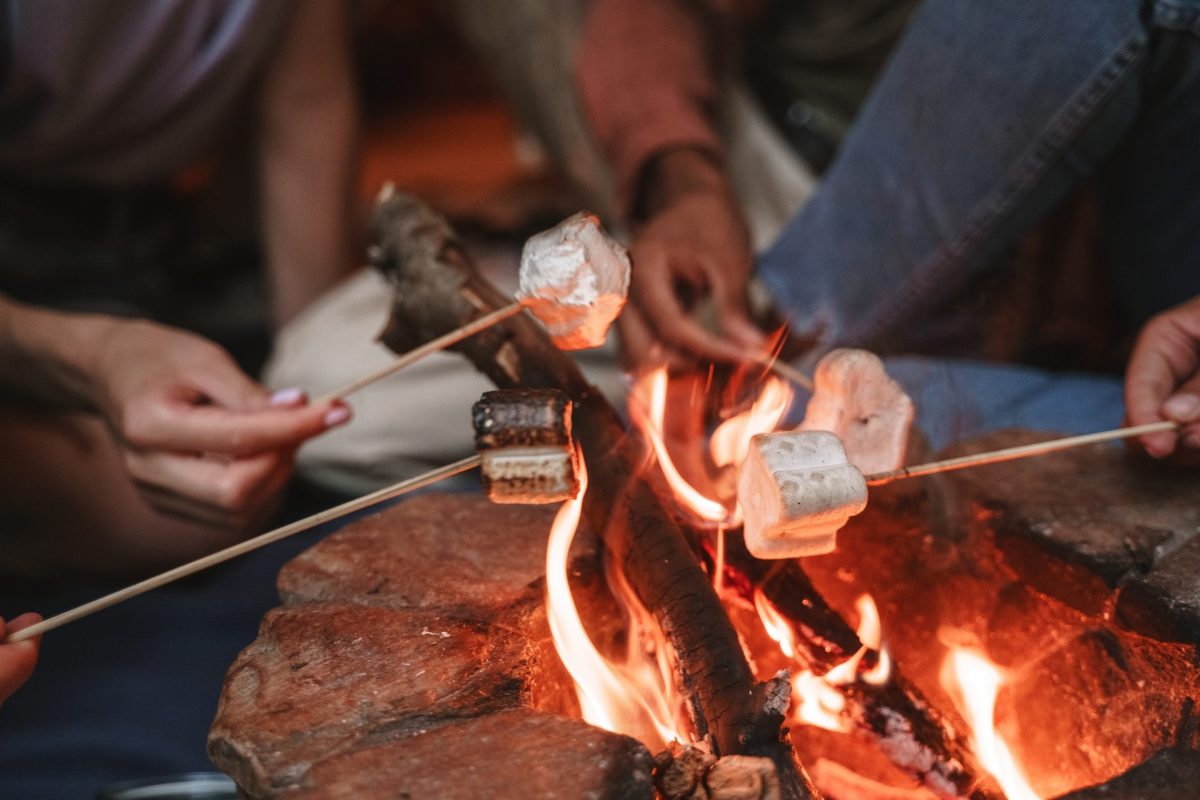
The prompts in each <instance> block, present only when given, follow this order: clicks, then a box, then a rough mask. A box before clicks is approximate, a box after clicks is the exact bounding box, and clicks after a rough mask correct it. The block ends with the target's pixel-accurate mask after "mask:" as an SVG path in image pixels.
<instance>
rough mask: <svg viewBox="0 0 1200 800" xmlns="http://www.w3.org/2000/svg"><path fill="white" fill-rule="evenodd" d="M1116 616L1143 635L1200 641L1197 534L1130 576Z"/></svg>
mask: <svg viewBox="0 0 1200 800" xmlns="http://www.w3.org/2000/svg"><path fill="white" fill-rule="evenodd" d="M1117 616H1118V617H1119V619H1120V620H1121V622H1122V623H1123V624H1124V625H1126V626H1127V627H1129V628H1130V629H1131V630H1134V631H1137V632H1138V633H1141V634H1142V635H1144V636H1152V637H1154V638H1156V639H1161V640H1163V641H1169V642H1191V643H1193V644H1200V537H1196V538H1193V539H1191V540H1189V541H1188V542H1186V543H1184V545H1183V546H1182V547H1180V548H1179V549H1178V550H1176V551H1174V552H1172V553H1170V554H1168V555H1166V556H1164V557H1163V558H1161V559H1160V561H1159V563H1157V564H1155V566H1154V569H1153V570H1151V572H1150V574H1149V575H1145V576H1141V575H1136V576H1133V577H1132V578H1130V579H1129V580H1128V581H1127V582H1126V583H1125V585H1124V586H1122V587H1121V594H1120V597H1119V598H1118V600H1117Z"/></svg>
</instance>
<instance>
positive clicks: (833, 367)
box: [799, 349, 913, 475]
mask: <svg viewBox="0 0 1200 800" xmlns="http://www.w3.org/2000/svg"><path fill="white" fill-rule="evenodd" d="M813 383H814V384H815V388H814V391H813V396H812V399H811V400H809V401H808V409H807V410H806V411H805V414H804V422H802V423H800V427H799V430H802V431H831V432H833V433H835V434H837V437H838V438H839V439H841V440H842V446H843V447H845V449H846V455H847V456H848V457H849V459H850V463H852V464H853V465H854V466H856V467H858V469H859V470H860V471H861V472H863V473H864V474H866V475H870V474H872V473H876V472H886V471H888V470H892V469H896V468H897V467H899V466H900V465H901V464H903V463H904V454H905V450H906V449H907V448H908V431H909V428H910V427H911V426H912V420H913V402H912V400H910V399H909V397H908V395H907V394H905V393H904V390H903V389H901V388H900V384H898V383H896V382H895V381H894V380H892V379H891V378H890V377H888V374H887V372H886V371H885V370H884V368H883V362H882V361H881V360H880V359H879V356H877V355H875V354H874V353H869V352H867V351H866V350H849V349H842V350H833V351H831V352H829V353H828V354H826V355H825V357H824V358H822V359H821V360H820V362H818V364H817V369H816V372H815V373H813Z"/></svg>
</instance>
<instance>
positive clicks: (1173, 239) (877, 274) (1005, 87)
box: [759, 0, 1200, 352]
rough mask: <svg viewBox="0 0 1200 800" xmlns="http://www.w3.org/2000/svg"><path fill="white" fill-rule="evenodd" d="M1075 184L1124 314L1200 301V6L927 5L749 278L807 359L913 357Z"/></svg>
mask: <svg viewBox="0 0 1200 800" xmlns="http://www.w3.org/2000/svg"><path fill="white" fill-rule="evenodd" d="M1085 178H1094V179H1095V180H1096V181H1097V182H1098V184H1099V186H1100V189H1101V194H1102V213H1103V229H1104V236H1105V246H1106V247H1107V249H1108V250H1109V252H1110V253H1111V254H1112V257H1113V258H1112V261H1113V269H1114V275H1113V278H1114V282H1115V285H1116V286H1117V287H1118V289H1119V291H1120V295H1121V300H1122V303H1123V305H1124V309H1123V310H1124V311H1125V313H1126V314H1127V315H1128V321H1129V323H1130V324H1131V325H1139V324H1140V323H1141V322H1144V321H1145V320H1146V319H1147V318H1148V317H1149V316H1151V315H1153V314H1154V313H1156V312H1158V311H1161V310H1163V309H1165V308H1167V307H1169V306H1171V305H1174V304H1176V303H1178V302H1181V301H1183V300H1185V299H1187V298H1189V297H1191V296H1194V295H1196V294H1200V0H1053V1H1052V2H1047V0H1005V2H984V1H982V0H979V1H976V2H970V1H969V0H926V2H925V3H924V4H923V5H922V7H921V8H920V9H919V10H918V12H917V13H916V15H915V16H914V17H913V19H912V22H911V23H910V26H909V29H908V31H907V32H906V34H905V36H904V38H903V40H902V41H901V43H900V44H899V45H898V47H897V48H896V50H895V52H894V53H893V55H892V57H891V60H890V62H889V64H888V66H887V68H886V69H885V71H884V73H883V75H882V76H881V78H880V80H879V82H878V84H877V86H876V87H875V89H874V90H873V92H872V95H871V97H870V98H869V99H868V101H867V103H866V105H865V106H864V108H863V109H862V111H861V114H860V116H859V118H858V119H857V120H856V122H855V125H854V127H853V128H852V129H851V131H850V133H849V135H848V137H847V139H846V140H845V142H844V143H843V145H842V149H841V151H840V153H839V154H838V157H837V158H836V160H835V161H834V163H833V164H832V165H831V168H830V170H829V172H828V173H827V175H826V179H825V181H824V183H823V185H822V186H821V187H820V188H819V189H818V190H817V192H816V194H815V195H814V197H813V198H812V200H811V201H810V202H809V204H808V205H807V206H806V207H805V208H804V209H803V210H802V211H801V212H800V213H799V214H797V216H796V217H794V218H793V219H792V220H791V221H790V222H789V224H788V226H787V227H786V228H785V230H784V232H783V234H782V235H781V236H780V238H779V240H778V241H777V242H776V243H775V244H774V245H773V246H772V247H771V248H770V249H769V250H768V251H767V252H766V253H765V254H764V255H763V256H762V258H761V260H760V264H759V271H760V275H761V277H762V279H763V280H764V282H765V283H766V284H767V286H768V287H769V288H770V289H771V290H772V292H773V294H774V296H775V298H776V301H777V303H778V305H779V307H780V309H781V310H782V311H783V312H784V313H785V314H787V315H788V316H789V317H790V319H791V321H792V323H793V326H794V328H796V329H797V330H812V331H816V330H819V331H821V342H822V347H821V348H819V349H820V350H824V349H826V348H828V347H832V346H836V345H842V344H850V345H857V346H864V347H871V348H875V349H879V350H883V351H890V352H898V351H903V350H905V349H916V348H914V347H911V343H912V342H914V341H918V342H919V340H920V338H921V335H922V332H923V330H924V329H927V328H929V326H930V325H931V324H932V321H933V320H934V319H935V318H936V316H937V314H938V313H939V310H940V309H943V308H945V307H947V304H948V303H950V302H952V301H953V300H954V299H955V297H956V296H961V292H962V290H963V288H964V287H965V286H966V285H968V283H969V282H970V281H972V280H973V279H974V278H977V277H979V276H981V275H982V274H984V273H985V272H986V271H987V270H988V269H989V268H991V267H992V265H993V264H994V263H995V262H996V258H997V256H998V255H999V254H1000V253H1002V252H1003V251H1004V250H1005V249H1006V248H1008V247H1010V246H1011V245H1012V244H1013V243H1014V242H1015V241H1016V239H1017V238H1018V237H1019V236H1020V235H1021V233H1022V232H1024V231H1025V230H1027V229H1028V228H1029V227H1030V226H1032V225H1033V224H1034V223H1036V222H1037V221H1038V220H1039V219H1040V218H1041V217H1043V216H1044V215H1045V214H1046V213H1048V212H1049V211H1051V210H1052V209H1053V208H1054V207H1055V206H1057V205H1058V204H1059V203H1060V202H1061V201H1062V200H1063V199H1064V198H1065V197H1066V196H1067V194H1068V193H1069V192H1071V190H1072V189H1074V188H1075V187H1077V186H1078V185H1079V184H1080V182H1081V181H1082V180H1084V179H1085Z"/></svg>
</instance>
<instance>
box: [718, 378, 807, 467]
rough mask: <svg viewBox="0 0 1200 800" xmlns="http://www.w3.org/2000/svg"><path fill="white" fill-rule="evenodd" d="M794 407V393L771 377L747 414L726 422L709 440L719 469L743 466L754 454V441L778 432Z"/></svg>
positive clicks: (731, 418) (764, 383) (766, 379)
mask: <svg viewBox="0 0 1200 800" xmlns="http://www.w3.org/2000/svg"><path fill="white" fill-rule="evenodd" d="M791 404H792V390H791V387H790V386H788V385H787V383H785V382H784V381H782V380H780V379H778V378H776V377H774V376H768V377H767V378H765V379H764V381H763V387H762V392H761V393H760V394H759V395H758V397H757V398H756V399H755V400H754V404H753V405H752V406H751V407H750V410H749V411H745V412H743V413H741V414H738V415H736V416H734V417H730V418H729V419H727V420H725V421H724V422H722V423H721V424H720V425H719V426H717V429H716V430H715V431H713V435H712V438H710V439H709V441H708V448H709V452H710V453H711V454H712V459H713V463H715V464H716V465H717V466H718V467H724V466H729V465H732V466H735V467H736V466H741V463H742V462H743V461H745V460H746V455H747V454H748V453H749V452H750V440H751V439H753V438H754V437H755V436H757V435H758V434H760V433H769V432H770V431H773V430H775V429H776V428H777V427H778V426H779V423H780V422H782V421H783V415H784V414H786V413H787V410H788V407H789V406H791Z"/></svg>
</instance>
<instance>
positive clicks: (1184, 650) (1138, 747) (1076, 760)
mask: <svg viewBox="0 0 1200 800" xmlns="http://www.w3.org/2000/svg"><path fill="white" fill-rule="evenodd" d="M1191 650H1192V649H1191V648H1190V647H1185V646H1182V645H1174V646H1167V645H1164V644H1162V643H1159V642H1155V641H1153V640H1149V639H1141V638H1140V637H1135V636H1125V637H1122V636H1121V635H1119V634H1118V633H1115V632H1113V631H1110V630H1108V629H1106V628H1099V627H1097V628H1093V629H1091V630H1087V631H1085V632H1083V633H1081V634H1079V635H1077V636H1075V637H1074V638H1072V639H1070V640H1068V641H1065V642H1063V643H1061V644H1060V645H1059V646H1057V647H1054V648H1052V649H1048V650H1044V651H1042V652H1041V653H1039V654H1037V655H1038V657H1037V658H1036V660H1032V661H1027V662H1026V663H1024V664H1022V665H1021V666H1020V667H1019V669H1017V670H1014V671H1013V672H1011V673H1010V674H1009V678H1010V680H1012V683H1011V684H1009V685H1007V686H1006V687H1004V688H1003V689H1002V690H1001V692H1000V695H999V698H998V699H997V705H996V719H997V721H998V725H999V728H1000V732H1001V734H1002V735H1003V736H1005V738H1006V739H1007V740H1008V741H1009V742H1010V743H1012V744H1013V745H1014V752H1015V755H1016V757H1017V759H1018V761H1019V762H1020V763H1022V764H1023V765H1024V767H1025V770H1026V774H1027V775H1028V776H1029V779H1030V781H1031V783H1032V784H1033V785H1034V786H1035V787H1036V788H1037V789H1038V790H1039V791H1040V792H1041V793H1042V795H1043V796H1050V797H1053V796H1055V795H1058V794H1062V793H1064V792H1067V791H1069V790H1071V789H1074V788H1076V787H1079V786H1089V785H1094V784H1098V783H1100V782H1102V781H1105V780H1109V779H1111V778H1113V777H1115V776H1117V775H1121V774H1122V773H1124V772H1125V771H1127V770H1129V769H1130V768H1132V767H1135V766H1137V765H1138V764H1140V763H1142V761H1144V760H1145V759H1147V758H1149V757H1151V756H1152V755H1154V754H1155V753H1156V752H1158V751H1159V750H1161V749H1162V748H1164V747H1170V746H1172V745H1173V744H1175V742H1177V741H1178V740H1179V739H1180V738H1181V737H1183V736H1185V735H1186V732H1187V729H1188V726H1189V725H1190V724H1191V723H1190V722H1189V719H1188V717H1189V709H1191V708H1192V707H1193V706H1194V698H1195V697H1196V696H1197V692H1198V691H1200V685H1198V684H1197V678H1196V670H1195V664H1194V661H1193V653H1192V652H1191ZM1145 797H1147V798H1149V797H1153V795H1150V794H1147V795H1145Z"/></svg>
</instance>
